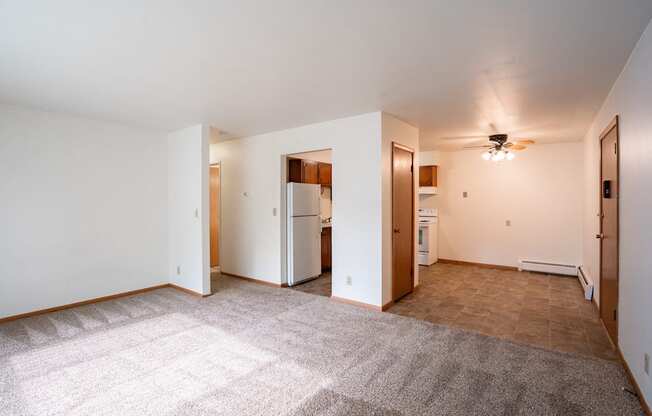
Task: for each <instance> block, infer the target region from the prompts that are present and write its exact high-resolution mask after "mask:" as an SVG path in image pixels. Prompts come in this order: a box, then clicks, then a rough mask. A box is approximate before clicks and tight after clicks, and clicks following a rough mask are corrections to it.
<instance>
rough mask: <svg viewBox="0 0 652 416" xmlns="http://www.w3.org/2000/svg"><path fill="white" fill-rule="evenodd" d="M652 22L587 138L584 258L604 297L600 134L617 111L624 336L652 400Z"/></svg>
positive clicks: (623, 345)
mask: <svg viewBox="0 0 652 416" xmlns="http://www.w3.org/2000/svg"><path fill="white" fill-rule="evenodd" d="M651 109H652V26H648V28H647V29H646V31H645V33H644V34H643V36H642V37H641V39H640V40H639V42H638V44H637V46H636V48H635V49H634V51H633V52H632V54H631V56H630V58H629V62H628V63H627V65H626V66H625V68H624V69H623V72H622V73H621V74H620V76H619V78H618V80H617V81H616V83H615V84H614V86H613V88H612V90H611V92H610V93H609V96H608V97H607V99H606V100H605V102H604V104H603V106H602V108H601V110H600V111H599V113H598V114H597V116H596V118H595V119H594V121H593V124H592V126H591V128H590V130H589V132H588V133H587V135H586V137H585V139H584V151H585V153H584V154H585V158H586V161H587V163H586V169H585V186H584V196H585V206H584V230H583V238H584V251H583V263H584V267H585V269H586V270H587V271H588V272H589V274H590V276H591V278H592V280H593V281H594V283H595V285H596V292H597V293H596V300H598V301H599V299H600V297H599V289H600V288H599V284H600V275H599V261H600V260H599V256H600V253H599V249H600V246H599V243H598V240H596V239H595V234H596V233H598V232H599V229H600V222H599V219H598V217H597V214H598V213H599V212H600V200H599V192H598V189H599V184H600V147H599V135H600V133H601V132H602V130H603V129H604V128H605V127H606V126H607V125H608V124H609V122H610V121H611V120H612V119H613V117H614V116H616V115H618V116H619V119H620V195H619V197H620V200H619V203H620V205H619V209H620V269H619V278H620V288H619V305H618V317H619V319H618V323H619V328H618V339H619V344H620V349H621V351H622V353H623V355H624V357H625V360H626V361H627V362H628V364H629V367H630V369H631V370H632V373H633V374H634V377H635V378H636V380H637V382H638V385H639V386H640V388H641V390H642V391H643V394H644V396H645V397H646V400H647V402H648V403H651V402H652V381H651V379H650V376H648V375H646V374H645V373H644V372H643V354H644V353H645V352H647V353H648V354H650V355H652V320H651V319H650V318H649V317H650V313H651V309H652V277H651V276H652V256H651V255H650V253H652V215H651V213H652V192H650V190H651V189H652V185H651V184H652V117H651V116H650V114H651Z"/></svg>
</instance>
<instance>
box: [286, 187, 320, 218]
mask: <svg viewBox="0 0 652 416" xmlns="http://www.w3.org/2000/svg"><path fill="white" fill-rule="evenodd" d="M319 191H320V186H319V185H312V184H309V183H292V182H291V183H288V196H287V198H288V215H289V216H290V217H300V216H304V215H319Z"/></svg>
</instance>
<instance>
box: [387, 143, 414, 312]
mask: <svg viewBox="0 0 652 416" xmlns="http://www.w3.org/2000/svg"><path fill="white" fill-rule="evenodd" d="M413 289H414V152H413V151H411V150H409V149H407V148H405V147H403V146H399V145H397V144H393V146H392V298H393V300H398V299H400V298H402V297H403V296H405V295H407V294H408V293H410V292H412V290H413Z"/></svg>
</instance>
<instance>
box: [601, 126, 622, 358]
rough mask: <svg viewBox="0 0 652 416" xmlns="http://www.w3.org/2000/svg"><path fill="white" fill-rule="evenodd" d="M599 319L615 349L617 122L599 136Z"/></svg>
mask: <svg viewBox="0 0 652 416" xmlns="http://www.w3.org/2000/svg"><path fill="white" fill-rule="evenodd" d="M600 146H601V152H600V234H598V235H597V236H596V237H597V238H599V239H600V317H601V318H602V322H604V326H605V327H606V328H607V332H608V333H609V336H610V337H611V340H612V341H613V342H614V344H615V345H618V199H619V198H618V196H619V195H618V194H619V187H618V118H617V117H616V118H615V119H614V121H612V122H611V123H610V124H609V126H608V127H607V129H606V130H605V131H604V133H603V134H602V135H601V136H600Z"/></svg>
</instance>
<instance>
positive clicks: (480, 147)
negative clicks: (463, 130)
mask: <svg viewBox="0 0 652 416" xmlns="http://www.w3.org/2000/svg"><path fill="white" fill-rule="evenodd" d="M489 147H494V145H492V144H485V145H482V146H464V149H486V148H489Z"/></svg>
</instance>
